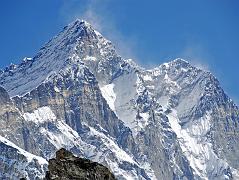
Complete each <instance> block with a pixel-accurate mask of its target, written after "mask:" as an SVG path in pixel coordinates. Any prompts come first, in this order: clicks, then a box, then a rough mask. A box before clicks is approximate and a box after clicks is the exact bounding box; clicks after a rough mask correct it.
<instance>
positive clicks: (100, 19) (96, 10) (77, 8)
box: [60, 0, 140, 61]
mask: <svg viewBox="0 0 239 180" xmlns="http://www.w3.org/2000/svg"><path fill="white" fill-rule="evenodd" d="M112 4H113V2H112V1H110V0H64V4H63V6H62V7H61V10H60V16H61V19H64V21H66V22H65V23H66V24H67V23H68V24H69V23H70V22H72V21H74V20H75V19H77V18H78V19H84V20H86V21H87V22H89V23H90V24H91V25H92V26H93V27H94V29H96V30H97V31H99V32H100V33H102V32H103V34H102V35H103V36H104V37H106V38H107V39H110V40H111V41H112V42H114V45H115V46H116V50H117V51H119V53H120V54H121V56H122V57H124V58H126V59H128V58H131V59H134V60H137V61H139V60H140V59H139V57H138V56H137V55H136V53H135V52H137V49H138V48H137V44H138V42H139V38H138V37H134V36H132V35H130V36H129V35H125V34H123V33H121V32H122V31H123V30H120V29H121V28H122V27H121V25H120V24H119V23H117V22H116V20H115V16H116V15H115V13H114V12H113V10H112V9H113V8H112V7H113V5H112Z"/></svg>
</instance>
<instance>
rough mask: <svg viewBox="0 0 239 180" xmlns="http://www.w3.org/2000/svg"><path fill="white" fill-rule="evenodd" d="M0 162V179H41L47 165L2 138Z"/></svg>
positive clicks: (44, 161)
mask: <svg viewBox="0 0 239 180" xmlns="http://www.w3.org/2000/svg"><path fill="white" fill-rule="evenodd" d="M0 162H1V163H0V177H1V179H19V177H22V178H23V177H24V178H27V179H39V178H40V179H42V178H44V176H45V171H46V169H47V164H48V162H47V161H46V160H45V159H44V158H42V157H39V156H35V155H33V154H31V153H28V152H27V151H25V150H23V149H21V148H19V147H18V146H16V145H15V144H13V143H12V142H10V141H9V140H7V139H6V138H4V137H2V136H0ZM6 170H7V171H6Z"/></svg>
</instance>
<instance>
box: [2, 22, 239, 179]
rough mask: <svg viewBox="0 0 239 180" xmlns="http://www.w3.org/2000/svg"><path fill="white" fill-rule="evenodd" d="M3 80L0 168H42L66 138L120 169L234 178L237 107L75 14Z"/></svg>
mask: <svg viewBox="0 0 239 180" xmlns="http://www.w3.org/2000/svg"><path fill="white" fill-rule="evenodd" d="M0 84H1V86H2V87H1V88H0V104H1V106H0V127H1V128H0V149H1V151H0V159H1V160H2V164H3V166H2V167H3V169H0V172H1V173H0V177H3V178H11V179H19V178H21V177H25V178H29V179H35V178H42V177H44V176H45V172H46V165H47V162H46V160H48V159H50V158H52V157H54V154H55V152H56V151H57V150H58V149H60V148H65V149H67V150H68V151H70V152H72V153H74V154H75V155H77V156H80V157H84V158H88V159H90V160H92V161H95V162H99V163H101V164H103V165H105V166H106V167H108V168H109V169H110V170H111V171H112V172H113V173H114V175H115V176H116V178H117V179H188V180H191V179H210V180H213V179H237V178H239V175H238V174H239V162H238V161H237V159H238V157H239V144H238V143H237V142H238V141H239V129H238V127H239V109H238V107H237V106H236V105H235V104H234V103H233V101H232V100H231V99H230V98H229V97H228V96H227V95H226V94H225V92H224V91H223V89H222V88H221V87H220V83H219V82H218V80H217V79H216V78H215V77H214V76H213V75H212V74H211V73H210V72H206V71H204V70H201V69H199V68H197V67H194V66H192V65H191V64H190V63H189V62H187V61H185V60H183V59H176V60H173V61H170V62H168V63H163V64H161V65H160V66H158V67H155V68H153V69H144V68H142V67H140V66H138V65H137V64H136V63H135V62H134V61H133V60H129V59H124V58H122V57H121V56H120V55H119V54H118V53H117V51H116V50H115V48H114V46H113V44H112V43H111V42H110V41H109V40H107V39H106V38H104V37H103V36H102V35H101V34H100V33H99V32H97V31H96V30H94V28H93V27H92V26H91V25H90V24H89V23H87V22H85V21H81V20H76V21H75V22H73V23H71V24H69V25H68V26H66V27H65V28H64V29H63V30H62V31H61V32H60V33H59V34H58V35H57V36H55V37H54V38H52V39H51V40H50V41H49V42H48V43H46V44H45V45H44V46H43V47H42V48H41V49H40V50H39V52H38V53H37V54H36V56H34V57H33V58H26V59H24V60H23V61H22V63H20V64H19V65H11V66H10V67H7V68H6V69H5V70H4V71H3V72H1V73H0ZM0 168H1V167H0ZM34 172H35V177H34Z"/></svg>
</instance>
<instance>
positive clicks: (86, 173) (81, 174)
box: [45, 149, 115, 180]
mask: <svg viewBox="0 0 239 180" xmlns="http://www.w3.org/2000/svg"><path fill="white" fill-rule="evenodd" d="M45 179H46V180H51V179H76V180H77V179H79V180H80V179H84V180H93V179H94V180H115V177H114V175H113V174H112V173H111V172H110V171H109V169H108V168H106V167H104V166H103V165H101V164H99V163H96V162H92V161H90V160H87V159H84V158H79V157H75V156H74V155H73V154H72V153H71V152H69V151H67V150H65V149H60V150H58V151H57V152H56V158H54V159H50V160H49V165H48V171H47V173H46V177H45Z"/></svg>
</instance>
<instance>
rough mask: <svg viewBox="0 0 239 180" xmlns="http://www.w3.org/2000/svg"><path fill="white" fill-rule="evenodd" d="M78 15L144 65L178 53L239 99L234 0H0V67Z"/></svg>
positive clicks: (238, 26) (238, 19)
mask: <svg viewBox="0 0 239 180" xmlns="http://www.w3.org/2000/svg"><path fill="white" fill-rule="evenodd" d="M76 17H78V18H84V17H85V18H86V19H87V18H89V21H92V23H93V24H94V23H96V22H97V23H96V24H95V25H96V27H97V28H98V29H100V30H101V32H102V34H104V35H105V36H106V37H107V38H109V39H111V40H112V41H113V43H114V44H115V45H116V48H117V49H118V50H119V51H120V53H121V54H123V56H125V57H129V58H130V57H132V58H135V59H137V61H138V62H139V63H140V64H142V65H145V66H147V67H151V66H156V65H159V64H161V63H163V62H167V61H170V60H172V59H174V58H177V57H181V58H184V59H186V60H188V61H189V62H191V63H192V64H195V65H198V66H200V67H202V68H205V69H208V70H210V71H211V72H212V73H213V74H214V75H215V76H216V77H217V78H218V79H219V81H220V82H221V84H222V86H223V88H224V89H225V91H226V92H227V94H228V95H229V96H230V97H231V98H232V99H234V100H235V101H236V102H237V104H239V58H238V53H239V1H238V0H180V1H179V0H151V1H150V0H147V1H138V0H41V1H39V0H22V1H20V0H1V2H0V22H1V23H0V24H1V25H0V40H1V41H0V68H2V69H3V68H4V67H6V66H7V65H9V64H10V63H11V62H12V63H19V62H20V61H21V60H22V59H23V58H24V57H32V56H34V54H36V52H37V51H38V50H39V49H40V47H42V46H43V45H44V43H46V42H47V41H48V40H49V39H50V38H52V37H53V36H54V35H56V34H57V33H58V32H59V31H60V30H61V29H62V28H63V27H64V26H65V25H66V24H68V23H69V22H70V21H72V20H74V19H75V18H76Z"/></svg>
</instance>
